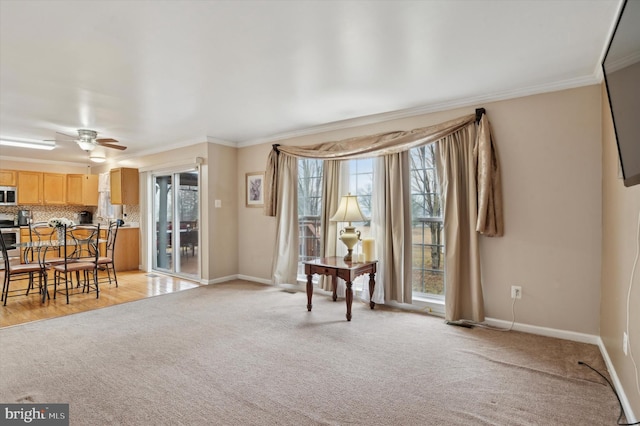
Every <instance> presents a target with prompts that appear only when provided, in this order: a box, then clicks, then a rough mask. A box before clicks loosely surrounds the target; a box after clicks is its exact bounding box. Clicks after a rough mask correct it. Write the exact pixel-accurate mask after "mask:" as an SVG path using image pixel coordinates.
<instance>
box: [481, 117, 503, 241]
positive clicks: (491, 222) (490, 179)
mask: <svg viewBox="0 0 640 426" xmlns="http://www.w3.org/2000/svg"><path fill="white" fill-rule="evenodd" d="M473 154H474V157H475V163H476V168H477V174H478V223H477V225H476V231H478V232H479V233H481V234H482V235H486V236H488V237H501V236H502V234H503V233H504V229H503V228H504V221H503V219H502V183H501V182H500V165H499V163H498V152H497V150H496V146H495V144H494V143H493V138H492V137H491V125H490V124H489V120H488V119H487V116H486V115H483V116H482V119H481V120H480V124H479V126H478V137H477V142H476V146H475V148H474V150H473Z"/></svg>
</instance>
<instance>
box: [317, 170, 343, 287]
mask: <svg viewBox="0 0 640 426" xmlns="http://www.w3.org/2000/svg"><path fill="white" fill-rule="evenodd" d="M339 185H340V162H339V161H331V160H330V161H325V162H324V169H323V172H322V213H321V217H320V229H321V232H322V239H321V240H320V256H321V257H328V256H335V255H336V243H337V241H338V237H337V235H338V226H337V224H336V222H331V221H330V220H329V218H330V217H331V216H333V213H335V211H336V210H337V209H338V204H339V203H340V192H339V191H338V188H339ZM319 284H320V288H321V289H323V290H327V291H331V290H332V289H333V288H332V282H331V277H326V276H324V275H321V276H320V278H319Z"/></svg>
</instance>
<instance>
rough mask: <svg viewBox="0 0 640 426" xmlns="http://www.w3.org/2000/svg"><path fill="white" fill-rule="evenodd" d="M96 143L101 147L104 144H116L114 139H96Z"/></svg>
mask: <svg viewBox="0 0 640 426" xmlns="http://www.w3.org/2000/svg"><path fill="white" fill-rule="evenodd" d="M96 142H97V143H99V144H100V145H103V144H105V143H118V141H117V140H115V139H111V138H100V139H96Z"/></svg>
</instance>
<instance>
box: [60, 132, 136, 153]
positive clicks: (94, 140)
mask: <svg viewBox="0 0 640 426" xmlns="http://www.w3.org/2000/svg"><path fill="white" fill-rule="evenodd" d="M56 133H57V134H59V135H62V136H64V137H65V138H66V139H58V138H56V142H69V141H73V142H76V143H77V144H78V146H79V147H80V149H82V150H83V151H87V152H89V151H93V149H94V148H95V147H97V146H104V147H105V148H113V149H119V150H120V151H124V150H125V149H127V147H126V146H122V145H114V144H117V143H119V142H118V141H117V140H115V139H112V138H100V139H98V132H96V131H95V130H88V129H78V137H77V138H76V137H74V136H70V135H67V134H65V133H60V132H56Z"/></svg>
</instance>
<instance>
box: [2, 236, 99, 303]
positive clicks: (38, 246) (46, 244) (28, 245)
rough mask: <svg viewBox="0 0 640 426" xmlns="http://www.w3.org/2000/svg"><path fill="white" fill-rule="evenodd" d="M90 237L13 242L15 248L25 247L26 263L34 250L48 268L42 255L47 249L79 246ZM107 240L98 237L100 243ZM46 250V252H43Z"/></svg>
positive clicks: (43, 295) (43, 297)
mask: <svg viewBox="0 0 640 426" xmlns="http://www.w3.org/2000/svg"><path fill="white" fill-rule="evenodd" d="M90 240H91V239H90V238H86V239H83V238H76V239H68V240H67V241H66V242H65V241H64V240H40V241H27V242H19V243H14V244H12V247H14V248H24V249H25V250H24V259H23V262H24V263H28V261H27V253H28V251H29V249H30V250H33V252H34V253H38V263H40V264H41V265H42V267H43V268H46V265H45V263H46V262H44V261H42V258H41V256H44V255H46V252H47V250H49V249H60V247H65V245H66V246H67V247H69V246H77V245H82V244H88V243H89V241H90ZM106 242H107V240H106V239H103V238H98V245H100V244H105V243H106ZM43 252H44V254H43ZM47 294H48V293H47V280H46V279H45V280H44V286H43V289H42V303H44V302H45V300H46V297H47Z"/></svg>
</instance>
